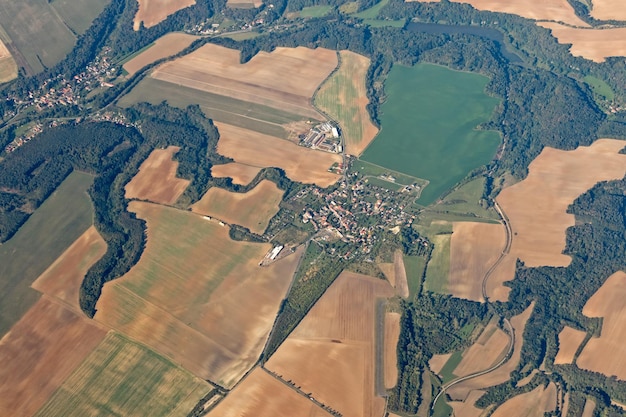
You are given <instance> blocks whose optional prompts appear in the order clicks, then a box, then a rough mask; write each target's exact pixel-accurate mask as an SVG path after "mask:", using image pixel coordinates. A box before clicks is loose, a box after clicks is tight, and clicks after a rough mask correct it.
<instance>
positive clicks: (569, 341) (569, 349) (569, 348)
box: [554, 326, 587, 365]
mask: <svg viewBox="0 0 626 417" xmlns="http://www.w3.org/2000/svg"><path fill="white" fill-rule="evenodd" d="M586 335H587V333H585V332H583V331H582V330H576V329H573V328H571V327H568V326H565V327H564V328H563V330H561V333H559V351H558V353H557V354H556V357H555V358H554V364H555V365H562V364H568V363H572V361H573V360H574V355H575V354H576V351H577V350H578V347H579V346H580V344H581V343H582V342H583V340H585V336H586Z"/></svg>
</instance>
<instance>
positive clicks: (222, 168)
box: [211, 162, 261, 185]
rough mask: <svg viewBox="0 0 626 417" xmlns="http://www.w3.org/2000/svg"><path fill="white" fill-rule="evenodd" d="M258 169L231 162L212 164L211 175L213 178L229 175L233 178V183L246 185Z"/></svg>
mask: <svg viewBox="0 0 626 417" xmlns="http://www.w3.org/2000/svg"><path fill="white" fill-rule="evenodd" d="M260 170H261V168H259V167H254V166H250V165H244V164H240V163H238V162H231V163H230V164H224V165H213V167H212V168H211V176H213V177H215V178H223V177H229V178H231V179H232V180H233V184H239V185H248V184H250V181H252V180H253V179H254V178H255V177H256V176H257V174H258V173H259V171H260Z"/></svg>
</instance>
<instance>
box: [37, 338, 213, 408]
mask: <svg viewBox="0 0 626 417" xmlns="http://www.w3.org/2000/svg"><path fill="white" fill-rule="evenodd" d="M211 388H212V387H211V385H209V384H208V383H206V382H205V381H202V380H201V379H199V378H196V377H194V376H193V375H191V374H190V373H189V372H187V371H185V370H183V369H181V368H179V367H177V366H176V365H174V364H173V363H171V362H169V361H167V360H166V359H164V358H163V357H161V356H159V355H157V354H156V353H154V352H152V351H150V350H148V349H146V348H145V347H144V346H142V345H139V344H137V343H134V342H132V341H130V340H129V339H127V338H126V337H124V336H122V335H119V334H117V333H115V332H110V333H109V334H108V335H107V337H106V338H105V339H104V340H103V341H102V343H100V344H99V345H98V346H97V347H96V349H95V350H94V351H93V352H92V353H91V354H90V355H89V356H88V357H87V358H86V359H85V361H84V362H83V363H82V364H81V365H80V366H79V367H78V368H77V369H76V370H75V371H74V372H73V373H72V374H71V375H70V376H69V378H67V379H66V380H65V382H64V383H63V385H62V386H61V387H60V388H59V389H58V390H57V391H56V392H55V393H54V395H53V396H52V398H50V400H49V401H48V402H47V403H46V404H45V405H44V406H43V407H42V408H41V409H40V410H39V412H38V413H37V414H36V416H37V417H48V416H64V417H82V416H93V415H115V416H136V417H141V416H146V417H148V416H150V417H158V416H180V417H184V416H186V415H187V414H188V413H189V411H190V410H191V409H192V408H193V407H194V406H195V405H196V403H197V402H198V401H199V400H200V399H201V398H202V397H203V396H204V395H206V394H207V393H208V392H209V391H210V390H211Z"/></svg>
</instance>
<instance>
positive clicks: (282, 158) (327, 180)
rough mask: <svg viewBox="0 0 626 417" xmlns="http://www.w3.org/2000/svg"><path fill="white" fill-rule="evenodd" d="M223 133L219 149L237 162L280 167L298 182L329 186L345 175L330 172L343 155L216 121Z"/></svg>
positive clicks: (261, 166)
mask: <svg viewBox="0 0 626 417" xmlns="http://www.w3.org/2000/svg"><path fill="white" fill-rule="evenodd" d="M216 125H217V127H218V130H219V132H220V139H219V141H218V143H217V151H218V153H220V154H221V155H224V156H228V157H230V158H233V159H234V160H235V161H237V162H239V163H242V164H245V165H250V166H255V167H259V168H265V167H277V168H281V169H283V170H285V173H286V174H287V176H288V177H289V178H290V179H292V180H294V181H298V182H303V183H307V184H311V183H313V184H316V185H318V186H320V187H328V186H329V185H332V184H334V183H335V182H337V181H338V180H339V178H341V177H340V176H339V175H337V174H333V173H332V172H328V168H330V167H331V166H332V165H333V164H335V163H341V161H342V159H341V156H340V155H338V154H334V153H328V152H321V151H315V150H313V149H309V148H305V147H303V146H298V145H296V144H294V143H291V142H287V141H285V140H282V139H279V138H276V137H273V136H268V135H263V134H261V133H258V132H254V131H252V130H247V129H243V128H240V127H236V126H231V125H227V124H223V123H216Z"/></svg>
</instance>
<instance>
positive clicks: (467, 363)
mask: <svg viewBox="0 0 626 417" xmlns="http://www.w3.org/2000/svg"><path fill="white" fill-rule="evenodd" d="M508 345H509V337H508V336H507V335H506V333H504V331H503V330H501V329H500V328H498V326H497V321H496V320H492V321H491V322H490V323H489V324H488V325H487V326H486V327H485V329H484V330H483V331H482V333H481V334H480V336H479V337H478V339H477V340H476V343H474V344H473V345H472V346H470V347H469V348H468V349H467V350H466V351H465V352H463V359H462V360H461V362H459V365H458V366H457V367H456V368H454V374H455V375H457V376H465V375H469V374H472V373H474V372H478V371H482V370H485V369H488V368H489V367H490V366H492V365H495V364H496V363H498V361H500V360H501V359H502V358H503V357H504V355H505V354H506V352H507V346H508Z"/></svg>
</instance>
